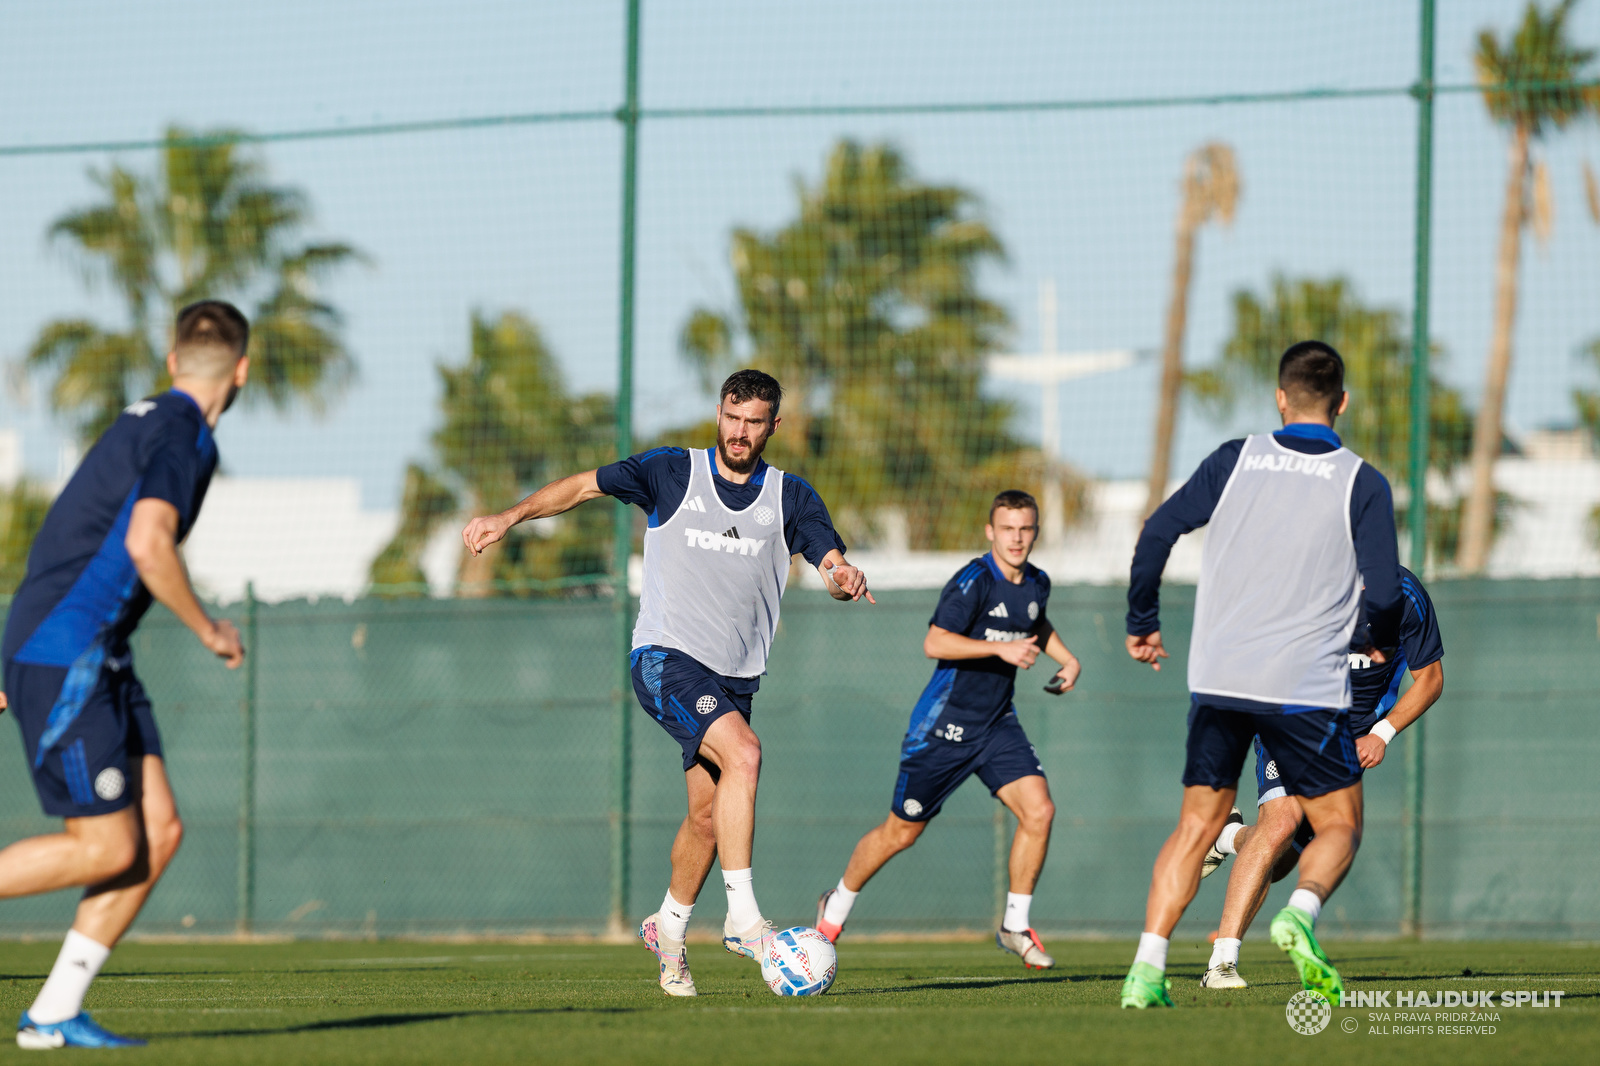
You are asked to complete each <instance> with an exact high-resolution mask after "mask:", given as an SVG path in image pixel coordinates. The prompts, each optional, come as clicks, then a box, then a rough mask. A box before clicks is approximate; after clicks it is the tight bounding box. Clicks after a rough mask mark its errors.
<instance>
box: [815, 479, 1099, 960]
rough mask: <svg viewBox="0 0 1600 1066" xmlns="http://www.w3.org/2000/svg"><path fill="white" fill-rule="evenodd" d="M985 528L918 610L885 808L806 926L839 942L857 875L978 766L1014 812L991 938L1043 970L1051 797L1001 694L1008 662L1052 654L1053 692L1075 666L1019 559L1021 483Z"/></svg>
mask: <svg viewBox="0 0 1600 1066" xmlns="http://www.w3.org/2000/svg"><path fill="white" fill-rule="evenodd" d="M984 534H985V535H986V536H987V537H988V538H989V541H990V543H991V544H992V545H993V548H992V550H991V551H989V552H988V553H987V554H986V555H982V556H980V557H978V558H977V559H974V560H972V562H970V563H968V564H967V565H966V566H965V567H963V568H962V569H961V571H960V572H959V573H957V574H956V576H955V577H953V578H951V579H950V582H949V584H947V585H945V587H944V592H943V593H942V594H941V595H940V596H939V605H938V607H937V608H935V609H934V612H933V617H932V618H931V619H929V625H928V635H927V637H926V638H925V639H924V640H923V643H922V649H923V652H924V654H926V655H927V656H928V658H930V659H937V660H938V661H939V665H938V666H937V667H936V668H935V669H934V671H933V678H932V679H931V680H930V681H929V682H928V685H927V687H926V688H925V689H923V691H922V698H921V699H919V700H918V701H917V705H916V708H915V709H913V710H912V712H911V723H910V725H909V726H908V728H907V729H906V736H905V740H904V742H902V744H901V746H900V776H899V778H898V779H897V780H896V782H895V789H894V800H893V802H892V803H891V805H890V808H889V817H888V818H886V819H885V820H884V822H883V824H882V825H880V826H878V827H877V828H876V829H873V830H872V831H871V832H869V833H868V834H867V835H866V836H864V837H862V838H861V840H860V842H859V843H857V844H856V847H855V851H854V852H853V853H852V854H851V856H850V863H849V865H848V866H847V867H846V868H845V872H844V876H843V877H841V878H840V879H839V884H838V885H837V886H836V887H834V888H831V889H829V890H828V891H826V892H824V893H823V894H822V898H821V899H819V900H818V901H817V928H818V929H820V930H821V931H822V933H823V935H825V936H827V937H828V939H830V940H838V939H839V934H840V933H842V932H843V931H844V923H845V921H846V920H848V919H849V917H850V909H851V907H853V906H854V905H855V900H856V896H857V894H858V893H860V891H861V890H862V888H863V887H864V886H865V885H866V883H867V881H869V880H870V879H871V878H872V876H873V875H874V874H876V873H877V872H878V871H879V870H881V869H882V868H883V866H884V864H885V863H887V862H888V861H889V860H890V859H892V858H894V856H896V855H898V854H899V853H900V852H902V851H904V850H905V849H906V848H909V847H910V846H911V845H912V844H914V843H916V840H917V838H918V837H919V836H921V835H922V830H923V829H924V828H925V827H926V826H927V824H928V821H929V819H931V818H933V816H934V815H936V814H938V813H939V809H940V808H941V807H943V806H944V801H945V800H946V799H948V798H949V797H950V795H951V793H953V792H955V790H956V789H957V788H958V787H960V785H961V783H962V782H963V781H965V780H966V779H967V778H969V777H971V776H972V775H973V774H977V775H978V778H979V779H980V780H981V781H982V782H983V783H984V784H985V785H986V786H988V788H989V791H990V792H991V793H992V794H993V795H994V796H995V798H997V799H998V800H1000V802H1002V803H1004V804H1005V805H1006V806H1007V807H1009V808H1011V812H1012V813H1013V814H1015V815H1016V816H1017V832H1016V836H1015V838H1014V839H1013V840H1012V842H1011V863H1010V868H1011V891H1010V892H1009V893H1008V894H1007V896H1006V911H1005V917H1004V919H1003V920H1002V922H1001V926H1000V931H999V932H998V933H996V934H995V942H996V943H997V944H999V946H1000V947H1002V948H1004V949H1005V950H1007V951H1010V952H1013V953H1015V954H1017V955H1019V956H1021V957H1022V961H1023V964H1024V965H1026V966H1028V967H1030V968H1032V969H1040V970H1043V969H1048V968H1050V967H1051V966H1054V965H1055V960H1054V959H1052V958H1051V957H1050V956H1049V955H1048V954H1046V953H1045V950H1044V946H1043V945H1042V944H1040V943H1039V937H1038V935H1037V934H1036V933H1035V932H1034V931H1033V929H1032V927H1031V924H1030V921H1029V916H1028V911H1029V907H1030V905H1031V903H1032V901H1033V889H1034V885H1035V884H1036V883H1037V882H1038V880H1039V871H1040V869H1041V868H1043V866H1044V859H1045V853H1046V851H1047V850H1048V849H1049V846H1050V824H1051V822H1052V820H1053V819H1054V818H1055V805H1054V804H1053V803H1051V801H1050V786H1049V785H1048V784H1047V783H1046V782H1045V778H1044V767H1043V766H1042V765H1040V763H1039V757H1038V755H1037V754H1036V753H1035V752H1034V750H1033V746H1032V745H1031V744H1029V743H1028V736H1027V734H1026V733H1024V732H1023V731H1022V725H1021V723H1020V722H1018V721H1017V709H1016V707H1015V706H1014V705H1013V704H1012V702H1011V699H1012V696H1013V694H1014V693H1015V691H1016V679H1017V669H1018V667H1020V668H1022V669H1024V670H1027V669H1029V668H1030V667H1032V666H1033V662H1034V660H1035V659H1036V658H1038V656H1039V653H1040V652H1041V651H1043V652H1044V653H1045V654H1046V655H1048V656H1050V657H1051V658H1052V659H1054V660H1056V661H1057V662H1059V663H1060V664H1061V669H1060V670H1059V671H1057V672H1056V676H1055V679H1054V680H1053V681H1052V682H1051V684H1050V686H1049V691H1051V692H1053V693H1055V694H1056V695H1060V694H1061V693H1062V692H1064V691H1066V690H1067V689H1070V688H1071V687H1072V686H1073V685H1074V684H1076V683H1077V680H1078V670H1079V666H1078V660H1077V659H1076V658H1075V657H1074V656H1073V654H1072V652H1070V651H1068V650H1067V646H1066V645H1065V644H1064V643H1062V641H1061V637H1060V636H1059V635H1058V634H1057V633H1056V631H1055V627H1054V626H1052V625H1051V624H1050V619H1049V617H1048V616H1047V615H1046V614H1045V607H1046V606H1047V604H1048V602H1049V599H1050V578H1049V575H1047V574H1046V573H1045V572H1044V571H1043V570H1040V569H1039V568H1038V567H1036V566H1034V565H1033V564H1032V563H1030V562H1028V555H1029V553H1031V552H1032V551H1033V545H1034V541H1035V539H1036V538H1037V537H1038V535H1039V505H1038V504H1037V503H1035V502H1034V499H1033V497H1032V496H1030V495H1028V494H1027V493H1025V492H1017V491H1008V492H1002V493H1000V495H998V496H996V497H995V498H994V503H993V504H992V505H991V506H990V508H989V524H988V525H987V526H986V527H985V528H984Z"/></svg>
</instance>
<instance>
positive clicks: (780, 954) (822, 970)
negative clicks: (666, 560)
mask: <svg viewBox="0 0 1600 1066" xmlns="http://www.w3.org/2000/svg"><path fill="white" fill-rule="evenodd" d="M838 972H839V953H838V952H836V951H834V950H833V943H832V942H831V941H830V940H829V939H828V938H827V937H825V936H823V935H822V934H821V933H819V932H817V931H816V930H815V929H809V928H807V927H806V926H803V925H797V926H795V927H794V928H793V929H785V930H784V931H783V932H781V933H778V934H777V935H775V936H774V937H773V938H772V946H771V947H769V948H768V949H767V951H766V954H764V955H762V956H761V979H762V980H763V981H765V982H766V983H767V987H768V988H770V989H772V991H773V994H774V995H779V996H820V995H822V993H824V992H826V991H827V990H828V989H829V988H831V987H833V978H834V975H835V974H837V973H838Z"/></svg>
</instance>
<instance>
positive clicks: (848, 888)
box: [817, 811, 928, 944]
mask: <svg viewBox="0 0 1600 1066" xmlns="http://www.w3.org/2000/svg"><path fill="white" fill-rule="evenodd" d="M927 827H928V823H927V822H912V821H907V820H906V819H904V818H902V817H900V816H899V815H897V814H895V813H894V812H893V811H891V812H890V813H889V817H887V818H885V819H884V820H883V824H881V825H877V826H874V827H873V828H871V829H869V830H867V832H866V835H865V836H863V837H862V838H861V839H860V840H858V841H856V846H855V850H854V851H852V852H851V853H850V861H849V863H847V864H846V865H845V868H844V876H843V877H841V878H840V879H839V884H838V885H837V886H835V887H833V888H830V889H828V890H827V891H826V892H824V893H823V894H822V897H821V898H820V899H818V900H817V929H819V930H820V931H821V932H822V935H823V936H825V937H827V938H828V939H829V940H831V941H833V942H834V943H836V944H837V943H838V942H839V936H840V935H841V934H842V933H843V932H844V923H845V922H846V921H847V920H848V919H849V917H850V908H851V907H853V906H855V902H856V893H858V892H860V891H861V890H862V888H864V887H865V886H866V883H867V882H868V881H870V880H872V876H873V875H874V874H876V873H877V872H878V871H879V870H881V869H883V867H884V865H885V864H886V863H887V862H888V861H889V860H890V859H892V858H894V857H895V856H896V855H898V854H900V853H901V852H902V851H904V850H906V849H907V848H909V847H910V846H911V845H913V844H915V843H916V842H917V838H918V837H920V836H921V835H922V831H923V830H924V829H926V828H927Z"/></svg>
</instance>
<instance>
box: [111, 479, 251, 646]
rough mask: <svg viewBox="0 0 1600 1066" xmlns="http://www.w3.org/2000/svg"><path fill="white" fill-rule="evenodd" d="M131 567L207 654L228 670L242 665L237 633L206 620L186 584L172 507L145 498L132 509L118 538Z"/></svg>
mask: <svg viewBox="0 0 1600 1066" xmlns="http://www.w3.org/2000/svg"><path fill="white" fill-rule="evenodd" d="M123 544H124V545H125V546H126V547H127V549H128V557H129V558H130V559H132V560H133V568H134V569H135V570H137V571H138V572H139V580H140V581H143V582H144V587H145V588H147V589H149V590H150V595H152V596H154V597H155V598H156V599H157V600H159V601H161V603H163V604H165V605H166V608H167V609H168V610H169V611H171V612H172V613H173V614H175V615H177V616H178V621H180V622H182V623H183V624H184V625H186V626H188V627H189V628H190V629H192V630H194V635H195V636H197V637H199V638H200V643H202V644H204V645H205V646H206V648H207V649H208V650H210V651H211V653H212V654H214V655H215V656H217V658H219V659H221V660H223V661H224V662H226V663H227V664H228V669H229V670H232V669H234V668H235V667H237V666H238V665H239V664H240V663H242V662H243V661H244V645H243V644H241V643H240V641H239V630H238V629H236V628H234V625H233V623H232V622H229V621H227V620H226V619H224V620H222V621H212V619H211V616H210V615H208V614H206V609H205V608H204V607H202V606H201V605H200V600H199V599H198V598H197V597H196V596H195V594H194V587H193V586H192V585H190V584H189V572H188V571H187V570H185V569H184V566H183V559H182V558H181V557H180V556H179V555H178V509H177V508H176V507H174V506H172V504H170V503H168V502H167V501H166V500H158V499H154V498H146V499H143V500H140V501H138V502H137V503H135V504H134V505H133V515H132V517H131V518H130V519H129V521H128V535H127V537H125V538H124V539H123Z"/></svg>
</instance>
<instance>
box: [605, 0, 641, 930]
mask: <svg viewBox="0 0 1600 1066" xmlns="http://www.w3.org/2000/svg"><path fill="white" fill-rule="evenodd" d="M627 47H628V54H627V68H626V69H627V89H626V96H625V99H624V102H623V105H622V107H621V108H619V109H618V110H617V121H618V122H620V123H622V277H621V283H620V286H619V290H620V291H619V292H618V311H617V317H618V323H617V458H618V459H624V458H627V456H628V455H629V454H631V453H632V451H633V278H634V246H635V243H636V241H635V236H634V213H635V208H636V206H637V195H636V190H637V177H638V166H639V0H628V45H627ZM614 508H615V511H614V517H613V519H612V522H613V523H614V526H613V530H612V537H613V539H612V559H611V578H612V603H613V605H614V607H615V610H616V641H617V650H616V655H617V689H616V765H615V767H614V768H613V773H614V779H613V782H612V789H611V914H610V920H609V921H608V923H607V925H608V926H609V929H608V931H609V932H610V933H611V934H612V935H613V936H625V935H626V934H627V930H628V880H629V878H628V874H629V870H628V866H629V849H630V847H631V845H632V840H631V833H630V829H631V828H632V826H631V824H630V820H631V817H632V809H631V808H632V785H633V781H632V777H633V750H632V735H631V733H630V731H629V730H630V724H631V722H632V715H631V714H630V713H629V711H630V706H629V704H630V700H629V696H630V694H631V692H632V689H633V682H632V678H631V677H630V673H629V667H628V653H629V652H630V651H631V650H632V649H633V632H632V615H633V612H632V611H631V610H630V609H629V608H630V603H629V597H628V557H629V556H630V555H631V554H632V553H633V514H632V511H631V509H630V508H629V507H628V505H627V504H625V503H623V502H622V501H621V500H617V501H615V503H614Z"/></svg>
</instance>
